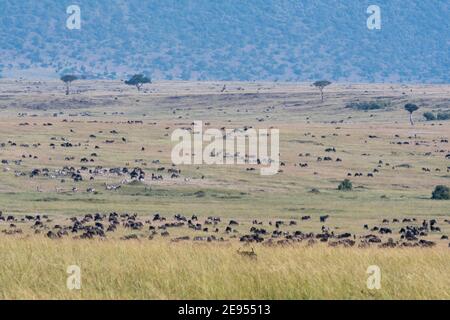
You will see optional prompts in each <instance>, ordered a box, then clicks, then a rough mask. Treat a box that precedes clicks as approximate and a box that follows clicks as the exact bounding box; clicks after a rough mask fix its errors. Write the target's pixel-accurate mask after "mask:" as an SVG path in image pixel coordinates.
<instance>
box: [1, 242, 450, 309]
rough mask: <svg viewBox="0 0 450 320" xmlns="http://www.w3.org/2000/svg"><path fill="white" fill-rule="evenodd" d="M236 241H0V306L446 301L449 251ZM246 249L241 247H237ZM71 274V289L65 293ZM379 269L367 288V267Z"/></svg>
mask: <svg viewBox="0 0 450 320" xmlns="http://www.w3.org/2000/svg"><path fill="white" fill-rule="evenodd" d="M238 249H239V247H238V246H237V245H236V244H233V245H231V244H228V245H217V244H214V245H208V244H206V245H202V244H192V243H183V244H173V243H168V242H158V241H157V242H140V241H130V242H120V241H104V242H97V241H94V242H89V243H86V242H84V241H65V240H63V241H50V240H43V239H28V240H22V241H15V240H14V239H5V240H2V241H1V242H0V261H2V263H1V264H0V283H1V290H0V298H2V299H252V300H257V299H449V298H450V278H449V277H447V276H446V275H448V273H449V272H450V264H449V263H448V262H449V261H450V250H448V248H437V249H432V250H427V249H394V250H392V249H343V248H328V247H326V246H315V247H305V246H288V247H264V246H256V247H255V248H254V249H255V252H256V253H257V258H256V259H250V258H248V257H245V256H241V255H239V254H238V253H237V250H238ZM244 250H248V248H244ZM70 265H78V266H80V268H81V290H69V289H68V288H67V286H66V281H67V278H68V277H69V276H70V274H68V273H66V271H67V267H68V266H70ZM371 265H376V266H379V267H380V269H381V289H379V290H377V289H373V290H369V289H368V287H367V279H368V277H369V276H370V274H367V273H366V272H367V269H368V267H369V266H371Z"/></svg>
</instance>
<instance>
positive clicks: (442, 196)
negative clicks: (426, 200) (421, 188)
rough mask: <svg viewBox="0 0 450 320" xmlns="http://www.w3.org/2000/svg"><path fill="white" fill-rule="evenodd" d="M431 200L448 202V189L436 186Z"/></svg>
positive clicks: (449, 196) (449, 198)
mask: <svg viewBox="0 0 450 320" xmlns="http://www.w3.org/2000/svg"><path fill="white" fill-rule="evenodd" d="M431 199H434V200H450V189H449V188H448V187H447V186H442V185H440V186H436V188H434V191H433V194H432V196H431Z"/></svg>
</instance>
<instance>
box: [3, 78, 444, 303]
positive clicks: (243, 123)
mask: <svg viewBox="0 0 450 320" xmlns="http://www.w3.org/2000/svg"><path fill="white" fill-rule="evenodd" d="M373 101H375V102H382V105H383V108H380V109H373V110H358V109H355V108H351V107H349V105H355V104H356V103H360V102H373ZM407 103H415V104H417V105H418V106H419V107H420V109H419V110H418V111H417V112H415V113H414V115H413V116H414V118H415V120H416V121H415V125H414V126H412V125H411V124H410V120H409V115H408V113H407V112H406V111H405V110H404V108H403V107H404V105H405V104H407ZM449 111H450V86H448V85H441V86H439V85H392V84H370V85H365V84H351V85H350V84H333V85H331V86H330V87H327V88H326V89H325V100H324V101H323V102H322V101H321V98H320V93H319V92H318V90H317V89H316V88H314V87H312V86H311V85H309V84H295V83H269V82H267V83H265V82H261V83H257V82H254V83H237V82H236V83H234V82H230V83H225V82H175V81H170V82H156V83H153V84H150V85H147V86H146V87H145V88H144V89H143V90H142V91H141V92H138V91H137V90H136V89H135V88H133V87H129V86H126V85H125V84H124V83H123V82H120V81H81V80H80V81H76V82H74V83H73V85H72V87H71V94H70V95H68V96H66V95H65V92H64V85H63V83H62V82H57V81H20V80H14V81H13V80H0V160H1V164H0V181H1V182H0V211H1V215H0V261H1V264H0V297H1V298H31V299H42V298H64V299H72V298H75V299H76V298H93V299H101V298H113V299H116V298H136V299H140V298H150V299H182V298H194V299H207V298H210V299H212V298H222V299H233V298H236V299H240V298H247V299H326V298H332V299H348V298H357V299H372V298H379V299H405V298H411V299H427V298H437V299H449V298H450V282H449V280H448V279H449V278H448V277H447V276H446V275H447V274H448V273H449V272H450V247H449V240H448V236H449V235H450V202H449V201H446V200H433V199H432V198H431V195H432V192H433V190H434V188H435V187H436V186H438V185H444V186H445V185H446V186H450V145H449V143H448V139H449V137H450V125H449V122H448V121H425V119H424V118H423V116H422V114H423V113H424V112H433V113H438V112H444V113H445V112H449ZM194 121H203V123H204V125H205V127H206V128H217V129H222V128H230V129H242V128H249V127H252V128H259V129H270V128H276V129H279V130H280V160H281V166H280V172H279V173H278V174H276V175H273V176H261V175H260V174H259V169H260V167H261V165H180V166H174V165H173V164H172V162H171V150H172V148H173V146H174V144H173V143H172V142H171V134H172V132H173V131H174V130H175V129H177V128H192V124H193V122H194ZM345 179H348V180H350V181H351V183H352V190H348V191H343V190H338V186H339V184H340V183H341V182H342V181H344V180H345ZM69 265H79V266H80V267H81V270H82V279H83V282H82V288H81V290H75V291H70V290H68V289H67V288H66V282H65V281H66V280H65V279H66V278H67V273H66V268H67V266H69ZM371 265H377V266H379V267H380V269H381V272H382V275H383V280H382V287H381V289H379V290H369V289H368V288H367V286H366V280H367V277H368V275H367V274H366V270H367V268H368V267H369V266H371Z"/></svg>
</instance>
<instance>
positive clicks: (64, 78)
mask: <svg viewBox="0 0 450 320" xmlns="http://www.w3.org/2000/svg"><path fill="white" fill-rule="evenodd" d="M75 80H78V78H77V76H74V75H72V74H66V75H64V76H62V77H61V81H62V82H64V83H65V84H66V95H69V93H70V84H71V83H72V82H73V81H75Z"/></svg>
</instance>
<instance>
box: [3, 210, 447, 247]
mask: <svg viewBox="0 0 450 320" xmlns="http://www.w3.org/2000/svg"><path fill="white" fill-rule="evenodd" d="M328 219H330V217H329V216H328V215H326V216H320V217H319V220H320V222H321V223H323V225H322V227H321V229H320V230H319V231H318V232H302V231H301V228H302V226H307V224H308V222H309V221H310V220H312V217H311V216H302V217H301V218H300V219H298V220H268V221H259V220H253V221H238V220H237V219H227V220H225V219H223V218H220V217H212V216H210V217H207V218H201V217H198V216H196V215H192V216H189V217H187V216H184V215H182V214H175V215H173V216H171V217H169V216H163V215H161V214H159V213H156V214H154V215H152V216H148V217H140V216H139V215H138V214H130V213H116V212H112V213H109V214H100V213H96V214H86V215H84V216H81V217H75V216H74V217H70V218H58V219H55V218H53V217H49V216H48V215H25V216H21V217H18V216H13V215H6V214H3V213H2V212H0V226H1V227H2V231H1V232H2V233H3V234H4V235H16V236H17V235H27V236H29V235H31V234H36V235H43V236H45V237H47V238H49V239H64V238H73V239H99V240H106V239H108V238H111V239H120V240H153V239H158V238H160V239H167V240H170V241H172V242H181V241H190V240H191V241H195V242H216V241H217V242H228V241H239V242H242V243H244V244H252V243H261V244H263V245H293V244H297V243H305V244H307V245H308V246H311V245H315V244H317V243H326V244H328V245H329V246H331V247H337V246H342V247H353V246H357V247H368V246H378V247H380V248H394V247H433V246H435V245H447V246H448V247H450V243H449V239H448V235H447V234H444V233H443V232H442V231H441V227H440V226H441V225H450V220H448V219H443V220H442V221H438V219H431V220H423V221H417V219H416V218H403V219H400V218H395V219H393V220H388V219H383V220H382V221H380V223H379V224H377V225H373V226H369V225H367V224H366V225H364V226H361V232H359V233H358V234H356V233H352V232H346V231H344V230H341V229H340V228H334V227H333V226H332V224H331V223H329V222H330V221H331V220H332V218H331V219H330V220H328ZM430 236H434V238H436V237H438V239H439V240H430Z"/></svg>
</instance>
